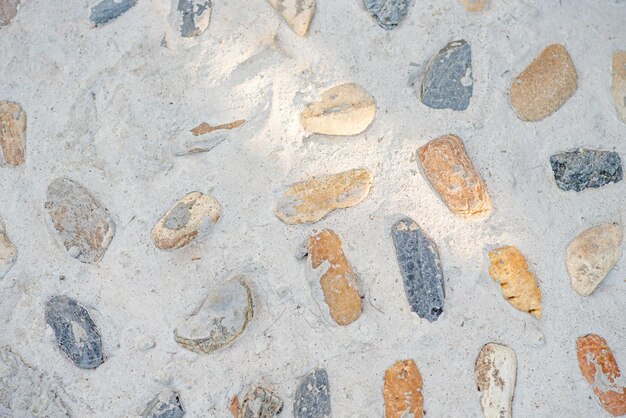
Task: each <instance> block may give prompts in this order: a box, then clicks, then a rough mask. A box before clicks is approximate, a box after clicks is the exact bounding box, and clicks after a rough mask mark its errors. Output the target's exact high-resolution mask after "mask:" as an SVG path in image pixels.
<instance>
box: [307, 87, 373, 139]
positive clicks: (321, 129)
mask: <svg viewBox="0 0 626 418" xmlns="http://www.w3.org/2000/svg"><path fill="white" fill-rule="evenodd" d="M374 116H376V100H374V98H373V97H372V96H371V95H370V94H369V93H368V92H367V91H365V89H363V88H362V87H360V86H358V85H356V84H354V83H349V84H341V85H339V86H335V87H333V88H331V89H328V90H326V91H325V92H323V93H322V99H321V100H320V101H319V102H313V103H311V104H309V105H308V106H307V107H306V109H304V111H303V112H302V114H301V115H300V121H301V122H302V126H304V129H306V130H307V131H310V132H315V133H318V134H325V135H344V136H349V135H357V134H360V133H361V132H363V131H364V130H365V129H367V127H368V126H370V124H371V123H372V121H373V120H374Z"/></svg>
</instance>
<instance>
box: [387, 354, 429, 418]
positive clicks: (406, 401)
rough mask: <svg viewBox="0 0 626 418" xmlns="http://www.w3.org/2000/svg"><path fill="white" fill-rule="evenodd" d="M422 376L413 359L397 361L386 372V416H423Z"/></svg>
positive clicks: (401, 417)
mask: <svg viewBox="0 0 626 418" xmlns="http://www.w3.org/2000/svg"><path fill="white" fill-rule="evenodd" d="M422 385H423V383H422V376H421V375H420V371H419V370H418V369H417V366H416V365H415V362H414V361H413V360H402V361H398V362H396V364H394V365H393V366H392V367H391V368H389V369H388V370H387V371H386V372H385V387H384V389H383V396H384V398H385V418H404V417H414V418H421V417H422V413H423V411H422V409H423V407H424V396H423V395H422Z"/></svg>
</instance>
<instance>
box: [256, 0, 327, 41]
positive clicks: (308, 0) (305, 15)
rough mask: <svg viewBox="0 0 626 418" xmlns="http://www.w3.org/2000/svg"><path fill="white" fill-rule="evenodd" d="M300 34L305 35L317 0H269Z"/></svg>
mask: <svg viewBox="0 0 626 418" xmlns="http://www.w3.org/2000/svg"><path fill="white" fill-rule="evenodd" d="M267 1H268V3H269V4H271V5H272V7H273V8H274V9H275V10H276V11H277V12H278V13H279V14H280V15H281V16H282V17H283V19H285V22H287V24H288V25H289V26H290V27H291V29H293V31H294V32H295V33H296V34H297V35H298V36H305V35H306V33H307V32H308V31H309V25H310V24H311V20H313V15H315V0H267Z"/></svg>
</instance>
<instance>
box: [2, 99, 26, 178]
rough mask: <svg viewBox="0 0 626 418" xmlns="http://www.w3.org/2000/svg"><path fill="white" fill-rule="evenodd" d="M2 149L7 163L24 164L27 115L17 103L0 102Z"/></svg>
mask: <svg viewBox="0 0 626 418" xmlns="http://www.w3.org/2000/svg"><path fill="white" fill-rule="evenodd" d="M0 147H2V158H3V159H4V162H5V163H7V164H8V165H13V166H15V165H20V164H24V150H25V148H26V113H25V112H24V111H23V110H22V107H21V106H20V105H19V104H17V103H11V102H5V101H1V100H0Z"/></svg>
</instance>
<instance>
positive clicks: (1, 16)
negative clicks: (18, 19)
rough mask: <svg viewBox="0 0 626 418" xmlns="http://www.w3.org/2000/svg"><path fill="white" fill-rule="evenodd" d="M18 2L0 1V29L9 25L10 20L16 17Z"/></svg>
mask: <svg viewBox="0 0 626 418" xmlns="http://www.w3.org/2000/svg"><path fill="white" fill-rule="evenodd" d="M19 4H20V0H0V27H2V26H6V25H8V24H9V23H11V20H12V19H13V18H14V17H15V16H16V15H17V7H18V6H19Z"/></svg>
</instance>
